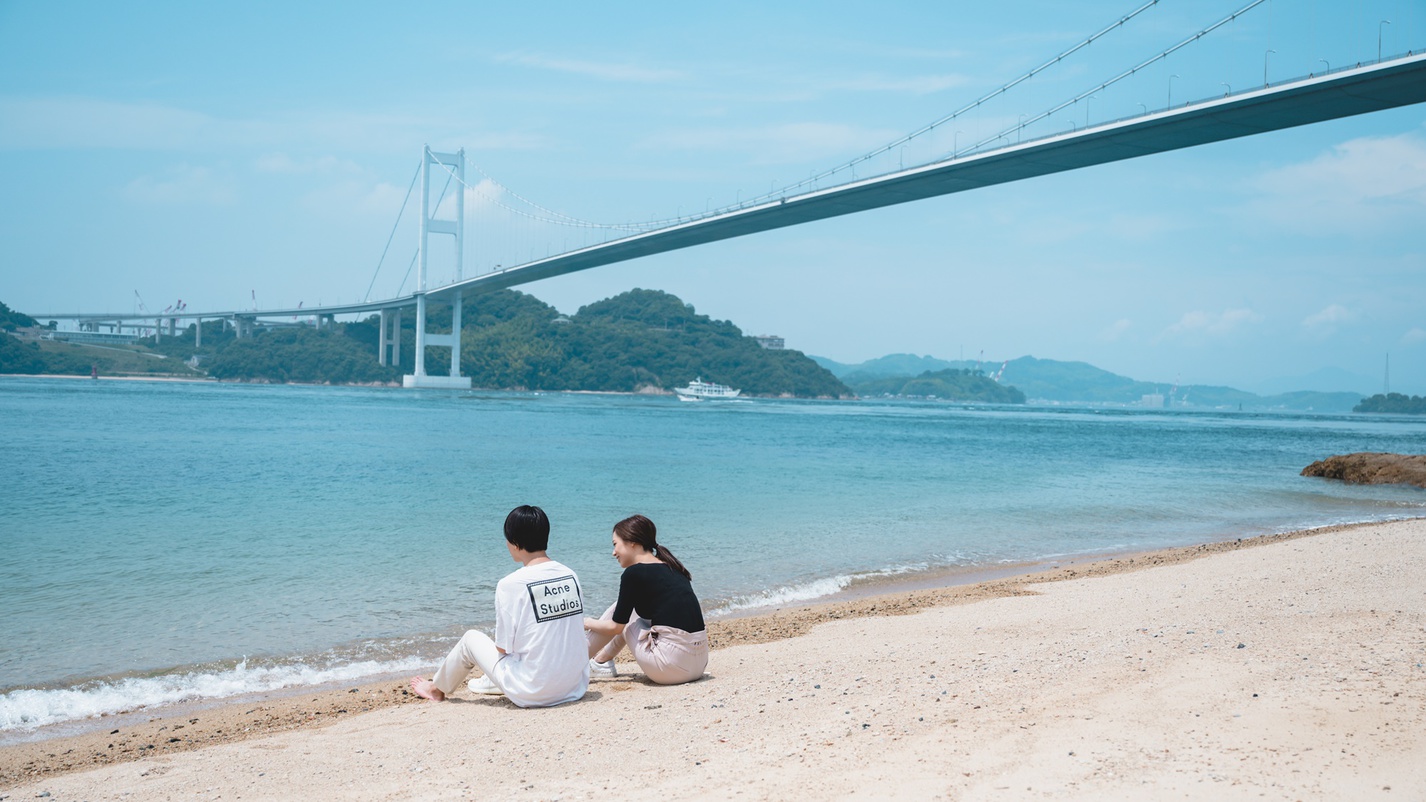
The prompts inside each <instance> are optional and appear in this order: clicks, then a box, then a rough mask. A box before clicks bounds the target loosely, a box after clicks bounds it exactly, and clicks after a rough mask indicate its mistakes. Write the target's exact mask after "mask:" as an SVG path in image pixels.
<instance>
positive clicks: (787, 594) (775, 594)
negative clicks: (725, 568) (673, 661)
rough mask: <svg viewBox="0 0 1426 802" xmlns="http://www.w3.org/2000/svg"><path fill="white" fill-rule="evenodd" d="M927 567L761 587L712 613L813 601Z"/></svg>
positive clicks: (854, 574) (718, 614)
mask: <svg viewBox="0 0 1426 802" xmlns="http://www.w3.org/2000/svg"><path fill="white" fill-rule="evenodd" d="M926 568H927V566H926V565H925V564H924V563H918V564H916V565H904V566H897V567H894V568H884V569H881V570H878V571H862V572H858V573H852V574H838V575H837V576H829V577H824V578H822V579H814V580H812V581H810V582H802V583H796V584H791V585H783V586H780V587H775V588H768V589H767V590H762V591H758V592H757V593H750V594H747V595H744V596H737V597H734V598H732V599H729V600H728V601H726V602H723V603H722V604H719V605H718V606H716V607H714V608H713V609H712V610H709V611H708V615H709V616H713V617H717V616H722V615H731V614H732V613H737V612H742V611H744V610H757V609H760V608H764V607H776V606H778V605H782V604H795V603H797V602H804V601H811V600H813V599H820V598H822V597H823V596H831V595H832V594H834V593H840V592H842V591H844V590H846V589H847V588H849V587H851V586H852V585H853V584H858V583H863V582H872V581H875V580H878V579H884V578H886V577H892V576H899V575H901V574H908V573H913V572H916V571H924V570H926Z"/></svg>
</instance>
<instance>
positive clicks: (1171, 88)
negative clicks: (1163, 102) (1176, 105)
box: [1168, 73, 1179, 108]
mask: <svg viewBox="0 0 1426 802" xmlns="http://www.w3.org/2000/svg"><path fill="white" fill-rule="evenodd" d="M1177 77H1179V76H1178V73H1174V74H1173V75H1170V76H1169V102H1168V108H1173V79H1175V78H1177Z"/></svg>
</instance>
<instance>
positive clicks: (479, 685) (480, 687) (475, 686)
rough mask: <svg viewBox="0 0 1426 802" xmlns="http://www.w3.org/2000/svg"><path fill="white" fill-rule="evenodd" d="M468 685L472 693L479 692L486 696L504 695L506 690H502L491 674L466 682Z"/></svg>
mask: <svg viewBox="0 0 1426 802" xmlns="http://www.w3.org/2000/svg"><path fill="white" fill-rule="evenodd" d="M466 687H467V688H469V689H470V692H471V693H478V694H482V695H485V696H504V695H505V692H504V691H502V690H500V686H499V685H496V684H495V680H493V679H491V678H490V675H489V674H486V675H483V676H479V677H476V678H475V679H473V680H471V681H470V682H468V683H466Z"/></svg>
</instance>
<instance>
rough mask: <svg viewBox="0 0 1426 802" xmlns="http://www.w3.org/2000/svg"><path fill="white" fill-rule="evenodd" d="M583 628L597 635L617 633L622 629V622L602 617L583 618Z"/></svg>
mask: <svg viewBox="0 0 1426 802" xmlns="http://www.w3.org/2000/svg"><path fill="white" fill-rule="evenodd" d="M584 628H585V629H587V630H589V631H590V632H593V633H595V634H598V635H618V634H619V633H620V632H623V631H624V625H623V624H620V623H618V622H617V621H610V620H606V619H602V618H586V619H584Z"/></svg>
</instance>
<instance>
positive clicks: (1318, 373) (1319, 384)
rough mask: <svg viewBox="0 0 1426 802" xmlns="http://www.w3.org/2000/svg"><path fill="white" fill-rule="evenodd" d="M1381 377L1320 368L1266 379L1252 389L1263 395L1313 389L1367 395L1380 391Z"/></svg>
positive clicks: (1339, 369)
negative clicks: (1302, 373)
mask: <svg viewBox="0 0 1426 802" xmlns="http://www.w3.org/2000/svg"><path fill="white" fill-rule="evenodd" d="M1381 382H1382V378H1381V377H1380V376H1378V377H1376V378H1372V377H1370V376H1367V375H1366V374H1364V373H1359V372H1354V371H1350V370H1343V369H1341V368H1320V369H1318V370H1314V371H1312V372H1311V373H1308V374H1305V375H1302V376H1283V377H1280V378H1276V379H1266V380H1264V381H1261V382H1258V383H1257V384H1255V385H1253V390H1254V391H1255V392H1258V393H1262V394H1263V395H1276V394H1278V393H1291V392H1297V391H1301V390H1314V391H1316V392H1319V393H1355V394H1358V395H1361V396H1367V395H1370V394H1371V393H1379V392H1381Z"/></svg>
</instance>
